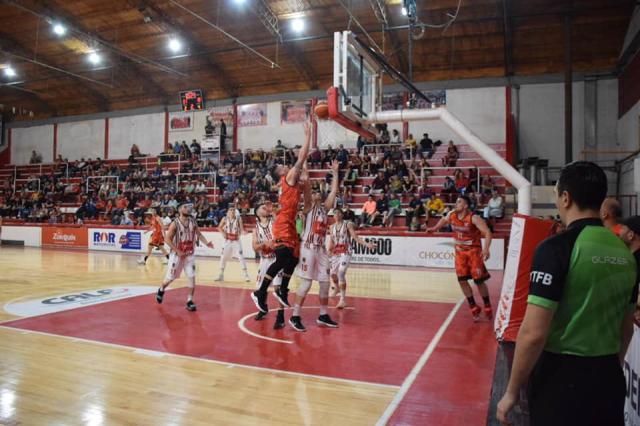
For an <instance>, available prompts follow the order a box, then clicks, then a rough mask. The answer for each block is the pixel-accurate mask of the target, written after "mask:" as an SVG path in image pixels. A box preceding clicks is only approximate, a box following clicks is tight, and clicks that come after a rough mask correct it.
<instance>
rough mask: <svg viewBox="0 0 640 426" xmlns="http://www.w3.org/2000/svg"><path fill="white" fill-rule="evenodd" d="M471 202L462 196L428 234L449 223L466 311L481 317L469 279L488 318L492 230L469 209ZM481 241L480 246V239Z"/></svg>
mask: <svg viewBox="0 0 640 426" xmlns="http://www.w3.org/2000/svg"><path fill="white" fill-rule="evenodd" d="M470 205H471V201H470V200H469V197H467V196H466V195H461V196H459V197H458V199H457V200H456V205H455V209H454V210H453V211H452V212H451V213H449V214H448V215H446V216H443V217H442V219H440V221H438V223H437V224H436V226H434V227H432V228H427V232H433V231H436V230H438V229H440V228H442V227H443V226H444V225H446V224H449V225H451V228H452V230H453V233H454V237H453V238H454V240H455V257H456V274H457V275H458V283H459V284H460V288H461V289H462V293H464V296H465V297H466V298H467V302H468V303H469V309H470V310H471V315H473V318H474V320H476V321H477V320H478V319H479V317H480V312H481V309H480V307H479V306H478V305H476V301H475V299H474V298H473V290H472V289H471V286H469V282H468V280H469V279H472V278H473V281H474V282H475V284H476V286H477V287H478V291H479V292H480V295H481V296H482V300H483V302H484V314H485V316H486V317H487V318H491V317H492V316H493V310H492V309H491V301H490V300H489V289H488V288H487V284H486V281H487V280H488V279H489V278H490V277H491V276H490V275H489V272H487V268H486V267H485V265H484V262H485V261H486V260H487V259H489V248H490V247H491V237H492V235H491V231H490V230H489V227H488V226H487V223H486V222H485V221H484V219H482V218H481V217H480V216H477V215H475V214H474V213H473V212H472V211H471V210H470V209H469V206H470ZM481 237H483V238H484V247H482V244H481V240H480V238H481Z"/></svg>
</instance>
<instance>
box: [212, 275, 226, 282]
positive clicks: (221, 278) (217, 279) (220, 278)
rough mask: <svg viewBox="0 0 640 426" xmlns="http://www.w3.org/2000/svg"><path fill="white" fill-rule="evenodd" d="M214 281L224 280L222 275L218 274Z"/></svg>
mask: <svg viewBox="0 0 640 426" xmlns="http://www.w3.org/2000/svg"><path fill="white" fill-rule="evenodd" d="M214 281H224V275H222V274H220V275H218V278H216V279H215V280H214Z"/></svg>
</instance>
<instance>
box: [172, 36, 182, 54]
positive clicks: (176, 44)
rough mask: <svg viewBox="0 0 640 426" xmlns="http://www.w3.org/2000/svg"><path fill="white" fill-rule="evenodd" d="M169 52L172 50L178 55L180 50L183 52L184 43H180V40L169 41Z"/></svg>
mask: <svg viewBox="0 0 640 426" xmlns="http://www.w3.org/2000/svg"><path fill="white" fill-rule="evenodd" d="M169 50H171V51H172V52H173V53H178V52H179V51H180V50H182V43H180V40H178V39H175V38H172V39H171V40H169Z"/></svg>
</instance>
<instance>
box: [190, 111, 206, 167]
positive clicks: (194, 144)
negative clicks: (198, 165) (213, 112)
mask: <svg viewBox="0 0 640 426" xmlns="http://www.w3.org/2000/svg"><path fill="white" fill-rule="evenodd" d="M207 118H208V117H207ZM190 148H191V152H192V153H193V156H194V157H196V158H200V154H201V153H202V147H201V146H200V144H199V143H198V141H197V140H195V139H194V140H193V141H191V147H190Z"/></svg>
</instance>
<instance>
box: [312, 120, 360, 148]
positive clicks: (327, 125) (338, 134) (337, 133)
mask: <svg viewBox="0 0 640 426" xmlns="http://www.w3.org/2000/svg"><path fill="white" fill-rule="evenodd" d="M316 123H317V126H318V149H327V148H329V145H331V147H332V148H337V147H338V146H340V145H341V144H342V145H345V146H350V145H352V143H351V141H354V140H355V139H356V138H357V136H354V133H353V132H351V131H350V130H348V129H346V128H344V127H342V126H341V125H340V124H338V123H336V122H335V121H333V120H328V119H327V120H322V119H320V118H318V117H316Z"/></svg>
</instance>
